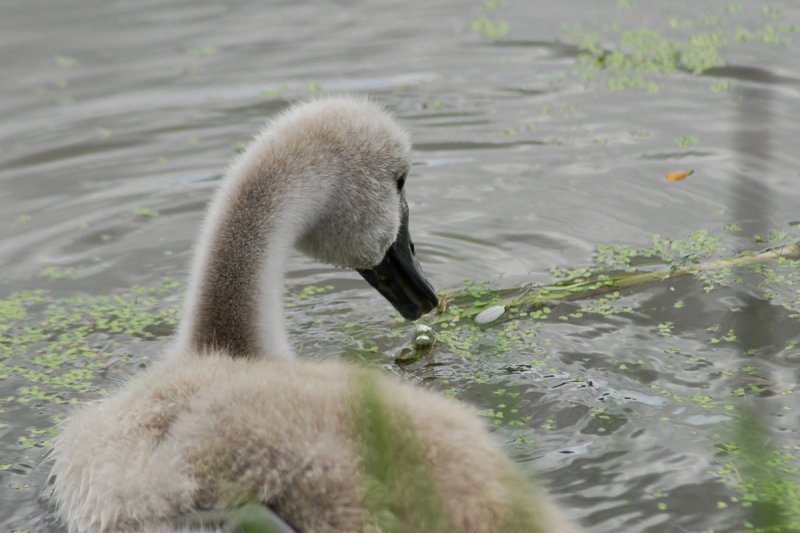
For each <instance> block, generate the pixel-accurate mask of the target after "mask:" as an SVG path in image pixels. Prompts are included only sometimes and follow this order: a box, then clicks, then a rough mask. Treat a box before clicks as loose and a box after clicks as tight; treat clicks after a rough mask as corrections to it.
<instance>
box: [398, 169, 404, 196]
mask: <svg viewBox="0 0 800 533" xmlns="http://www.w3.org/2000/svg"><path fill="white" fill-rule="evenodd" d="M405 184H406V173H405V172H403V173H402V174H400V177H399V178H397V190H398V192H399V191H402V190H403V185H405Z"/></svg>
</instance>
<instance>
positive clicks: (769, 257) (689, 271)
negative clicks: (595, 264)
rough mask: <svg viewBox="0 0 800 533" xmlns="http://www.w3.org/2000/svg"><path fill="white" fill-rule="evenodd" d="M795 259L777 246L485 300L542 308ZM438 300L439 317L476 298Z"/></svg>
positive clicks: (451, 294) (793, 252)
mask: <svg viewBox="0 0 800 533" xmlns="http://www.w3.org/2000/svg"><path fill="white" fill-rule="evenodd" d="M797 258H800V242H796V243H792V244H787V245H782V246H776V247H774V248H769V249H767V250H764V251H762V252H745V253H742V254H740V255H738V256H736V257H732V258H727V259H718V260H714V261H707V262H703V263H695V264H689V265H682V266H672V267H670V268H664V269H661V270H653V271H647V272H642V271H637V272H630V273H625V274H620V275H614V276H609V275H598V276H593V277H590V278H588V279H582V278H578V279H572V280H566V281H562V282H558V283H554V284H552V285H542V286H538V287H533V286H530V287H520V288H512V289H500V290H496V291H490V292H489V295H488V296H491V298H487V299H486V303H487V304H492V305H502V306H504V307H506V308H508V307H541V306H545V305H553V304H554V303H557V302H559V301H564V300H581V299H584V298H590V297H594V296H599V295H602V294H607V293H610V292H614V291H619V290H622V289H629V288H632V287H638V286H641V285H645V284H649V283H657V282H660V281H665V280H668V279H674V278H679V277H683V276H689V275H693V274H697V273H700V272H710V271H715V270H722V269H725V268H734V267H745V266H750V265H755V264H761V263H770V262H775V261H778V260H780V259H797ZM520 293H521V294H520ZM441 298H442V301H443V302H445V304H444V305H443V306H440V309H439V313H440V314H442V315H446V314H447V306H448V305H449V304H455V305H458V304H459V303H467V302H470V303H472V304H474V303H475V298H474V297H472V296H470V295H469V293H468V291H467V290H464V289H459V290H454V291H446V292H443V293H442V294H441ZM473 311H474V312H473V313H470V312H465V313H463V314H465V315H470V314H477V313H478V312H480V311H481V309H474V310H473Z"/></svg>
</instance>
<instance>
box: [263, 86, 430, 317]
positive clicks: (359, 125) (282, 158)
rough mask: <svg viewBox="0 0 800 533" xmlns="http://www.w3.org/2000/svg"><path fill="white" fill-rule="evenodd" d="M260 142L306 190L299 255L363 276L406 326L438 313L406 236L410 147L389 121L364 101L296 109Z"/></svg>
mask: <svg viewBox="0 0 800 533" xmlns="http://www.w3.org/2000/svg"><path fill="white" fill-rule="evenodd" d="M263 135H264V136H266V137H267V139H264V140H266V141H267V142H266V143H265V145H267V146H269V147H270V153H269V154H267V155H268V156H271V158H272V160H273V161H279V162H282V164H283V165H285V166H288V167H290V168H283V169H278V170H281V171H282V172H280V174H283V175H291V176H294V177H295V178H296V180H297V181H298V182H299V183H301V184H302V186H301V187H296V188H294V190H295V192H296V198H295V199H294V202H299V203H301V204H304V205H309V204H310V205H312V206H313V207H312V209H311V215H310V216H304V217H303V219H302V220H299V221H298V224H299V225H300V226H301V228H302V229H301V231H300V234H299V236H298V238H297V240H296V243H295V244H296V246H297V248H299V249H300V250H301V251H302V252H304V253H305V254H307V255H309V256H311V257H313V258H315V259H317V260H319V261H322V262H325V263H329V264H332V265H336V266H340V267H347V268H354V269H356V270H358V272H359V273H360V274H361V275H362V276H363V277H364V278H365V279H366V280H367V281H368V282H369V283H370V284H371V285H372V286H373V287H375V288H376V289H378V291H379V292H380V293H381V294H383V296H384V297H386V298H387V299H388V300H389V301H390V303H392V304H393V305H394V307H395V308H396V309H397V310H398V311H399V312H400V313H401V314H402V315H403V316H404V317H406V318H409V319H416V318H418V317H419V316H420V315H422V314H423V313H427V312H429V311H430V310H431V309H433V308H435V307H436V305H437V304H438V299H437V296H436V292H435V291H434V290H433V288H432V286H431V285H430V283H429V282H428V281H427V279H426V278H425V276H424V275H423V273H422V269H421V267H420V265H419V262H418V261H417V259H416V255H415V252H414V244H413V241H412V240H411V236H410V233H409V228H408V204H407V203H406V199H405V182H406V178H407V177H408V172H409V167H410V151H411V142H410V140H409V136H408V133H406V131H405V130H404V129H403V128H402V127H401V126H400V125H399V124H398V123H397V122H396V121H395V120H394V119H393V118H392V116H391V115H390V114H389V113H388V112H387V111H386V110H385V109H384V108H383V107H382V106H380V105H379V104H377V103H375V102H372V101H370V100H369V99H366V98H354V97H341V96H340V97H328V98H321V99H316V100H311V101H308V102H304V103H301V104H299V105H295V106H293V107H291V108H290V109H289V110H288V111H286V112H285V113H283V114H282V115H281V116H279V117H278V118H277V119H276V120H275V121H273V122H272V124H271V125H269V126H268V128H267V130H265V132H264V134H263ZM257 143H258V141H257ZM297 212H307V210H306V209H298V210H297Z"/></svg>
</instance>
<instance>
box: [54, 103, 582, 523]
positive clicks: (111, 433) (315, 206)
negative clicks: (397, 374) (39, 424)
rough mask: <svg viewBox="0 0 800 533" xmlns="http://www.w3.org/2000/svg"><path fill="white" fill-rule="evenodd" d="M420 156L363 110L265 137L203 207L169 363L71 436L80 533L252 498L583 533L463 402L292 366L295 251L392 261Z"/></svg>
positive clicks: (96, 407) (323, 514) (333, 510)
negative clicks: (289, 298) (289, 278)
mask: <svg viewBox="0 0 800 533" xmlns="http://www.w3.org/2000/svg"><path fill="white" fill-rule="evenodd" d="M408 153H409V142H408V137H407V135H406V134H405V132H404V131H403V130H402V129H401V128H400V127H399V126H398V125H397V124H396V123H395V122H394V121H393V120H392V119H391V117H390V116H389V115H388V114H387V113H386V112H385V111H384V110H383V109H382V108H380V107H379V106H377V105H375V104H374V103H371V102H369V101H366V100H361V99H351V98H330V99H324V100H318V101H314V102H311V103H306V104H301V105H299V106H296V107H294V108H293V109H291V110H290V111H288V112H287V113H285V114H283V115H282V116H280V117H279V118H277V119H276V120H275V121H274V122H273V123H272V124H271V125H270V126H269V127H268V128H267V129H266V130H265V131H264V132H263V133H262V134H261V135H259V136H258V137H257V138H256V140H255V141H254V143H253V144H251V146H250V148H249V149H248V150H247V151H246V152H245V154H243V156H242V157H241V158H240V159H239V160H238V161H237V162H236V163H234V165H233V166H232V167H231V168H230V170H229V171H228V173H227V175H226V177H225V178H224V180H223V183H222V185H221V187H220V191H219V192H218V193H217V197H216V199H215V200H214V202H213V204H212V206H211V208H210V210H209V216H208V218H207V220H206V224H205V226H204V229H203V233H202V236H201V240H200V244H199V247H198V250H197V253H196V260H195V263H194V267H193V273H192V277H191V282H190V287H189V290H190V294H189V297H188V300H187V306H186V312H185V316H184V319H183V322H182V324H181V327H180V331H179V335H178V337H177V339H176V341H175V342H174V343H173V346H172V347H171V349H170V351H169V353H168V354H167V356H166V357H165V358H164V359H163V360H162V361H160V362H159V363H156V364H154V365H153V366H152V367H151V368H149V369H148V370H146V371H145V372H143V373H142V374H140V375H138V376H136V378H134V379H133V380H132V381H131V382H130V383H128V384H127V385H126V386H124V387H122V388H121V389H120V390H118V391H116V392H115V393H113V394H112V395H111V396H110V397H108V398H106V399H103V400H99V401H95V402H91V403H89V404H87V405H85V406H83V407H82V408H80V409H79V410H78V411H77V412H75V413H74V414H72V416H70V417H69V418H68V420H67V421H66V422H65V424H64V427H63V431H62V433H61V435H60V436H59V437H58V439H57V441H56V444H55V446H54V452H53V453H54V466H53V471H52V474H53V476H54V481H53V490H54V493H53V494H54V499H55V501H56V504H57V509H58V513H59V515H60V517H61V518H62V519H63V520H64V522H65V523H66V524H67V525H68V527H69V529H70V531H78V532H84V531H87V532H88V531H101V532H106V531H108V532H110V531H156V530H158V531H195V530H199V526H198V528H194V529H193V527H194V526H191V525H189V526H186V525H180V524H181V523H182V522H181V520H182V519H185V518H186V517H187V516H188V517H191V516H192V515H193V514H194V513H196V512H198V511H204V510H213V509H230V508H235V507H238V506H241V505H244V504H248V503H259V504H263V505H266V506H268V507H269V508H270V509H272V510H273V511H274V512H275V513H276V514H277V515H279V516H280V517H282V519H283V520H285V521H286V522H287V523H288V524H290V525H291V526H292V527H294V528H295V529H297V530H298V531H309V532H312V531H313V532H317V531H318V532H356V531H415V530H417V531H423V530H424V531H436V530H439V531H450V530H453V531H464V532H493V531H531V532H559V533H562V532H563V533H566V532H569V531H574V528H573V526H572V525H571V524H569V523H568V522H567V521H565V520H564V519H563V518H561V516H560V514H559V512H558V510H557V509H556V508H555V507H554V506H553V505H552V504H550V503H548V501H547V500H546V499H543V498H542V496H541V495H539V494H538V493H537V492H536V491H535V490H534V489H533V488H532V487H530V486H529V485H528V484H527V483H526V481H525V480H524V479H523V478H522V477H521V476H520V475H519V474H518V473H517V472H516V470H515V468H514V467H513V465H512V464H511V463H510V462H509V461H508V460H507V459H506V458H505V456H504V455H503V454H502V452H501V451H500V449H499V448H498V446H497V445H496V444H495V443H494V442H493V441H492V439H491V437H490V436H489V435H488V433H487V432H486V431H485V429H484V427H483V425H482V423H481V422H480V421H479V420H478V419H477V418H476V417H475V416H474V415H473V414H472V413H470V412H469V410H468V409H467V408H466V407H464V406H462V405H460V404H458V403H457V402H455V401H453V400H450V399H446V398H443V397H441V396H439V395H437V394H435V393H432V392H430V391H427V390H422V389H420V388H417V387H414V386H412V385H409V384H405V383H401V382H399V381H398V380H396V379H394V378H390V377H388V376H384V375H382V374H380V373H378V372H376V371H367V370H364V369H361V368H357V367H355V366H352V365H349V364H345V363H342V362H334V361H327V362H304V361H299V360H297V359H295V358H294V357H293V355H292V351H291V349H290V347H289V345H288V342H287V341H286V337H285V332H284V331H283V329H284V328H283V326H282V310H281V304H280V293H281V289H282V287H281V283H282V269H283V265H284V262H285V256H286V254H287V252H288V249H289V247H290V246H292V245H295V246H298V247H299V248H301V249H302V250H304V251H305V252H307V253H309V254H310V255H312V256H315V257H318V258H320V259H321V260H324V261H327V262H330V263H334V264H338V265H343V266H354V267H359V268H360V267H363V266H364V265H368V266H369V265H374V264H375V263H377V262H378V261H380V258H381V257H382V256H383V254H384V252H386V249H387V248H388V247H389V246H390V245H391V244H392V242H393V240H394V238H395V235H396V234H397V232H398V227H399V224H400V222H399V221H400V218H401V211H402V205H404V201H403V202H400V201H398V185H397V176H398V174H399V173H404V172H405V171H406V170H407V168H408ZM265 299H266V300H268V301H266V302H265V301H264V300H265ZM398 463H399V464H398ZM384 493H385V494H384ZM415 502H416V503H415ZM417 503H418V504H419V506H418V507H417ZM422 508H428V509H429V510H430V509H432V511H431V512H430V513H428V514H427V515H426V514H425V513H423V512H422V511H421V509H422Z"/></svg>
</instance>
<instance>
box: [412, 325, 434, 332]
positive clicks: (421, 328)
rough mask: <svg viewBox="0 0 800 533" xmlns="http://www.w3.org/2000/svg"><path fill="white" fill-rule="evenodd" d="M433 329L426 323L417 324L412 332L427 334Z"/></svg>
mask: <svg viewBox="0 0 800 533" xmlns="http://www.w3.org/2000/svg"><path fill="white" fill-rule="evenodd" d="M431 331H433V329H431V327H430V326H428V325H426V324H417V329H416V331H415V332H414V333H416V334H417V335H428V334H430V332H431Z"/></svg>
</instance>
